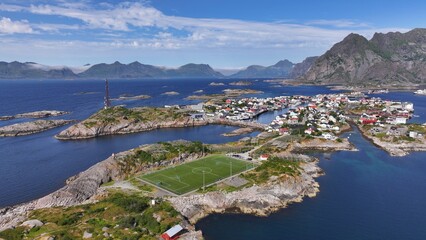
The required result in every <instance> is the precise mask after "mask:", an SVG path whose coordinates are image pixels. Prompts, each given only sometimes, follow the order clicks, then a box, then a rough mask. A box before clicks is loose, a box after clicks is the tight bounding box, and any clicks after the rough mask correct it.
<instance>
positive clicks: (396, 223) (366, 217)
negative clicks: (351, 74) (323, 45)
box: [0, 80, 426, 239]
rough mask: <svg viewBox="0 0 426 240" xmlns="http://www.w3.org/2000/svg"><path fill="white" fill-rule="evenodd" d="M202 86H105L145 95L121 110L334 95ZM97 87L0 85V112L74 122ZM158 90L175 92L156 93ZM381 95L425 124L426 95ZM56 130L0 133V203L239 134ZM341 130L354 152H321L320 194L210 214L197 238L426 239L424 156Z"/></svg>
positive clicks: (308, 89) (95, 97) (93, 105)
mask: <svg viewBox="0 0 426 240" xmlns="http://www.w3.org/2000/svg"><path fill="white" fill-rule="evenodd" d="M215 81H216V82H217V81H218V80H215ZM210 82H211V81H209V80H129V81H118V80H117V81H114V80H113V81H111V82H110V92H111V96H112V97H113V98H116V97H118V96H119V95H121V94H134V95H140V94H148V95H151V96H152V98H150V99H146V100H135V101H114V102H113V104H115V105H118V104H124V105H127V106H129V107H135V106H162V105H166V104H168V105H171V104H189V103H196V102H197V101H188V100H185V99H184V98H185V97H187V96H189V95H193V92H194V91H196V90H204V93H205V94H210V93H219V92H221V91H222V90H223V89H226V88H253V89H258V90H261V91H263V92H264V93H263V94H258V95H257V96H261V97H269V96H277V95H293V94H304V95H314V94H318V93H331V92H334V91H331V90H329V89H328V88H325V87H313V86H300V87H277V86H275V85H274V84H270V83H265V82H263V81H262V80H259V81H253V85H252V86H247V87H241V86H229V85H226V86H217V87H213V86H209V83H210ZM222 82H225V83H227V82H229V81H226V80H222ZM103 87H104V83H103V81H0V115H14V114H17V113H23V112H29V111H37V110H63V111H71V112H72V113H71V114H70V115H67V116H63V118H67V119H78V120H80V119H84V118H87V117H88V116H90V115H91V114H93V113H95V112H96V111H97V110H98V109H100V108H101V107H102V104H103V93H102V92H103ZM168 91H176V92H179V93H180V94H179V95H174V96H166V95H162V93H164V92H168ZM81 92H94V93H92V94H80V93H81ZM376 96H377V95H376ZM381 97H382V98H384V99H392V100H401V101H411V102H414V104H415V109H416V112H415V114H416V115H418V117H415V118H413V119H412V120H411V121H413V122H418V123H424V122H426V101H425V99H426V97H424V96H415V95H414V94H412V93H409V92H396V93H389V94H383V95H382V96H381ZM276 114H279V112H275V113H266V114H264V115H261V116H260V118H259V121H262V122H267V121H269V119H272V118H273V117H274V116H275V115H276ZM22 121H28V119H16V120H11V121H0V126H2V125H8V124H12V123H15V122H22ZM65 128H66V126H64V127H61V128H57V129H52V130H49V131H46V132H43V133H39V134H35V135H30V136H23V137H15V138H0V183H1V184H0V207H2V206H6V205H12V204H17V203H20V202H25V201H29V200H32V199H35V198H38V197H41V196H43V195H45V194H48V193H50V192H52V191H55V190H56V189H58V188H60V187H61V186H63V185H64V181H65V180H66V179H67V178H68V177H70V176H72V175H74V174H76V173H78V172H80V171H83V170H85V169H87V168H88V167H90V166H92V165H93V164H95V163H97V162H99V161H102V160H103V159H105V158H106V157H108V156H110V155H111V154H112V153H113V152H119V151H123V150H127V149H129V148H133V147H136V146H138V145H141V144H145V143H155V142H158V141H168V140H174V139H188V140H200V141H204V142H206V143H221V142H227V141H234V140H236V139H238V138H239V137H234V138H227V137H223V136H221V135H220V134H221V133H224V132H229V131H231V130H233V129H235V128H233V127H229V126H217V125H212V126H205V127H196V128H187V129H161V130H156V131H152V132H146V133H137V134H130V135H124V136H108V137H101V138H97V139H90V140H82V141H59V140H56V139H54V138H53V136H54V135H55V134H57V133H58V132H59V131H61V130H63V129H65ZM349 134H350V135H351V136H350V141H351V142H353V143H354V144H355V145H356V146H357V148H358V149H360V151H359V152H336V153H333V154H331V156H327V157H326V156H325V155H323V154H317V156H318V157H319V158H320V166H321V168H323V169H324V171H325V173H326V175H325V176H322V177H319V178H318V182H319V183H320V185H321V187H320V190H321V192H320V193H319V194H318V196H317V197H315V198H311V199H305V200H304V201H303V202H302V203H296V204H292V205H291V206H290V207H289V208H286V209H283V210H281V211H279V212H277V213H274V214H272V215H271V216H269V217H267V218H260V217H254V216H249V215H241V214H223V215H218V214H215V215H211V216H209V217H207V218H205V219H203V220H201V221H200V222H199V223H198V224H197V226H196V227H197V228H198V229H201V230H202V231H203V233H204V234H205V237H206V239H270V238H276V239H426V228H425V227H424V226H425V224H426V204H425V203H426V154H425V153H412V154H410V155H408V156H406V157H402V158H401V157H399V158H398V157H390V156H389V155H388V154H387V153H386V152H384V151H382V150H380V149H378V148H376V147H375V146H373V145H371V144H370V143H369V142H368V141H366V140H365V139H364V138H362V136H361V135H360V134H359V133H358V132H357V131H354V132H352V133H347V135H348V136H349ZM241 137H244V136H241Z"/></svg>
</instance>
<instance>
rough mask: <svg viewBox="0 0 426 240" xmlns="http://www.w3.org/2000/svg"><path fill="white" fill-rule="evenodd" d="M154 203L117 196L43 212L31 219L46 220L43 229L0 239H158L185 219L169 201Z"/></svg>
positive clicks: (18, 231)
mask: <svg viewBox="0 0 426 240" xmlns="http://www.w3.org/2000/svg"><path fill="white" fill-rule="evenodd" d="M150 201H151V199H150V198H147V197H144V196H139V195H127V194H123V193H115V194H112V195H111V196H109V197H107V198H106V199H104V200H102V201H100V202H98V203H94V204H87V205H82V206H76V207H70V208H48V209H40V210H36V211H33V212H31V213H30V216H29V218H30V219H39V220H40V221H42V222H43V223H44V225H43V226H42V227H35V228H33V229H31V230H30V231H28V230H27V229H26V228H24V227H18V228H15V229H9V230H6V231H3V232H1V233H0V238H3V239H7V240H9V239H10V240H14V239H34V238H37V237H39V236H40V235H42V234H44V235H45V236H52V237H55V239H60V240H63V239H82V236H83V233H84V232H85V231H87V232H90V233H92V234H93V237H92V239H105V237H104V234H105V233H107V234H108V235H109V236H110V237H109V238H106V239H157V237H158V235H160V234H161V233H163V232H164V231H166V230H167V229H168V228H170V227H172V226H174V225H175V224H177V223H179V222H180V221H182V218H181V216H180V215H179V214H178V212H176V210H174V209H173V207H172V206H171V205H170V204H169V203H168V202H165V201H160V202H158V203H157V204H156V205H154V206H151V205H149V203H150ZM102 229H104V230H102Z"/></svg>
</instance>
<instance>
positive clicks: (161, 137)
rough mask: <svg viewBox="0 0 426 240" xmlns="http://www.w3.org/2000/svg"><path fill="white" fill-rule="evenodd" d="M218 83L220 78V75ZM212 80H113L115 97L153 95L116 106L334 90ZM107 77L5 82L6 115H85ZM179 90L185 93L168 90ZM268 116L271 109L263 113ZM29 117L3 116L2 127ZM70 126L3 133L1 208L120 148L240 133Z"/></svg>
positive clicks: (213, 128)
mask: <svg viewBox="0 0 426 240" xmlns="http://www.w3.org/2000/svg"><path fill="white" fill-rule="evenodd" d="M215 81H216V82H217V81H218V80H215ZM210 82H211V81H210V80H127V81H122V80H116V81H114V80H112V81H110V84H109V85H110V95H111V98H118V97H119V96H120V95H122V94H133V95H141V94H147V95H150V96H152V98H150V99H146V100H132V101H113V104H114V105H126V106H128V107H136V106H164V105H174V104H190V103H197V101H188V100H185V98H186V97H187V96H189V95H193V94H194V91H197V90H203V91H204V93H203V94H211V93H220V92H221V91H222V90H224V89H226V88H256V89H259V90H262V91H263V92H264V93H263V94H258V96H274V95H282V94H285V92H288V93H289V94H290V93H291V94H300V93H307V94H317V93H322V92H330V90H328V89H327V88H316V87H298V88H285V87H281V88H277V87H274V88H271V84H269V83H264V82H263V81H261V80H259V81H253V84H254V85H253V86H248V87H236V86H230V85H228V84H227V83H229V80H228V81H226V80H223V81H222V82H225V83H226V85H225V86H215V87H213V86H209V83H210ZM103 91H104V82H103V81H101V80H98V81H52V80H50V81H38V80H37V81H35V80H34V81H18V80H16V81H0V116H4V115H15V114H18V113H25V112H30V111H38V110H61V111H69V112H71V114H70V115H64V116H60V117H57V118H65V119H77V120H82V119H85V118H87V117H89V116H90V115H92V114H93V113H95V112H96V111H98V110H99V109H100V108H102V106H103V96H104V95H103ZM169 91H176V92H178V93H179V95H171V96H169V95H163V93H164V92H169ZM262 118H268V114H265V115H264V116H262ZM24 121H29V119H15V120H10V121H0V126H4V125H9V124H13V123H17V122H24ZM67 127H68V126H64V127H60V128H56V129H52V130H49V131H46V132H43V133H39V134H34V135H30V136H22V137H9V138H0V183H1V184H0V207H4V206H7V205H13V204H17V203H21V202H26V201H29V200H33V199H36V198H38V197H41V196H44V195H46V194H48V193H50V192H53V191H55V190H57V189H59V188H60V187H62V186H63V185H64V182H65V180H66V179H67V178H69V177H71V176H73V175H75V174H77V173H79V172H81V171H84V170H85V169H87V168H89V167H90V166H92V165H94V164H95V163H97V162H99V161H102V160H104V159H105V158H106V157H108V156H110V155H111V154H112V153H114V152H119V151H124V150H127V149H130V148H134V147H136V146H139V145H141V144H148V143H155V142H159V141H171V140H177V139H186V140H198V141H203V142H205V143H222V142H228V141H235V140H237V139H239V138H241V137H245V136H252V135H256V134H257V133H251V134H247V135H243V136H237V137H223V136H221V134H222V133H225V132H230V131H232V130H234V129H235V127H230V126H218V125H210V126H204V127H195V128H186V129H161V130H155V131H151V132H145V133H137V134H130V135H124V136H108V137H101V138H97V139H90V140H82V141H59V140H56V139H55V138H54V137H53V136H54V135H55V134H57V133H59V132H60V131H62V130H64V129H66V128H67Z"/></svg>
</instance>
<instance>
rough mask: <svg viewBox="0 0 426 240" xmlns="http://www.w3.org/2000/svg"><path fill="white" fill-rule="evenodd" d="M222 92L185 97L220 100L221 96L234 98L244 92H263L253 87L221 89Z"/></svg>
mask: <svg viewBox="0 0 426 240" xmlns="http://www.w3.org/2000/svg"><path fill="white" fill-rule="evenodd" d="M222 92H223V93H216V94H205V95H191V96H188V97H186V98H185V99H187V100H204V101H209V100H221V99H223V98H235V97H239V96H241V95H246V94H260V93H263V92H262V91H259V90H253V89H225V90H223V91H222Z"/></svg>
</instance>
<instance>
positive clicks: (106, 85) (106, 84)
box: [104, 79, 111, 109]
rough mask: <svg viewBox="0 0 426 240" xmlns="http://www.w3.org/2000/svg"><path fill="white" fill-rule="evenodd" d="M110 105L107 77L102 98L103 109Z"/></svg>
mask: <svg viewBox="0 0 426 240" xmlns="http://www.w3.org/2000/svg"><path fill="white" fill-rule="evenodd" d="M109 107H111V101H110V99H109V87H108V79H105V98H104V109H107V108H109Z"/></svg>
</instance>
